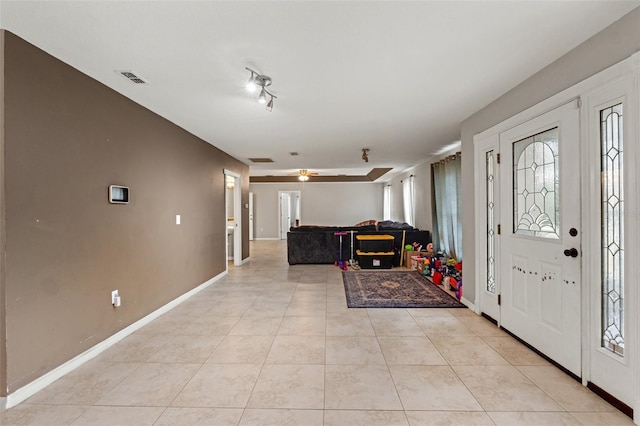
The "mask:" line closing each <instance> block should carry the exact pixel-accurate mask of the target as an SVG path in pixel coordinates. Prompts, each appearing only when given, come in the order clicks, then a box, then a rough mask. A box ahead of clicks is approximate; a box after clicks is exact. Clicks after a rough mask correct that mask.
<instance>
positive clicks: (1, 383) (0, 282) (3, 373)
mask: <svg viewBox="0 0 640 426" xmlns="http://www.w3.org/2000/svg"><path fill="white" fill-rule="evenodd" d="M3 52H4V31H0V398H3V397H5V396H7V328H6V324H7V323H6V303H5V285H4V276H5V262H4V258H5V257H4V253H5V238H4V235H5V232H4V210H5V209H4V205H5V200H4V54H3Z"/></svg>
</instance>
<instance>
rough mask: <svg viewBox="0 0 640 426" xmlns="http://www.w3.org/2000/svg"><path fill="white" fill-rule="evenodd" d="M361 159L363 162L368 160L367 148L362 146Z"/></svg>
mask: <svg viewBox="0 0 640 426" xmlns="http://www.w3.org/2000/svg"><path fill="white" fill-rule="evenodd" d="M362 160H364V162H365V163H368V162H369V148H362Z"/></svg>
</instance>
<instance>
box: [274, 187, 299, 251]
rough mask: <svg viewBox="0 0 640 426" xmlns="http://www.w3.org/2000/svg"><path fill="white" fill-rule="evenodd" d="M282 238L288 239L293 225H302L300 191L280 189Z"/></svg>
mask: <svg viewBox="0 0 640 426" xmlns="http://www.w3.org/2000/svg"><path fill="white" fill-rule="evenodd" d="M278 200H279V206H280V208H279V212H280V216H279V218H280V220H279V221H278V223H279V228H280V233H279V235H280V239H281V240H286V239H287V232H289V228H291V227H292V226H299V225H300V191H278Z"/></svg>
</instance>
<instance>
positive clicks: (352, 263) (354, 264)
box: [340, 230, 360, 269]
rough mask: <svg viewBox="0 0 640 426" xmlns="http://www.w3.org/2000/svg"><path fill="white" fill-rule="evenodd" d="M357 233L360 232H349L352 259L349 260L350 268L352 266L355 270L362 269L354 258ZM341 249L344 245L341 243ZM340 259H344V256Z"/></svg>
mask: <svg viewBox="0 0 640 426" xmlns="http://www.w3.org/2000/svg"><path fill="white" fill-rule="evenodd" d="M356 232H358V231H353V230H351V231H349V233H351V258H350V259H349V266H351V267H352V268H353V269H360V265H358V261H357V260H355V259H354V258H353V234H354V233H356ZM340 247H341V248H342V243H340ZM340 257H342V255H340ZM345 269H346V268H345Z"/></svg>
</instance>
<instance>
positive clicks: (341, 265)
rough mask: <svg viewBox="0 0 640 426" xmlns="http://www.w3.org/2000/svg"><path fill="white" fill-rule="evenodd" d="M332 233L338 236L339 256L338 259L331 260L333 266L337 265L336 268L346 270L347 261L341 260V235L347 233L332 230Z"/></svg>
mask: <svg viewBox="0 0 640 426" xmlns="http://www.w3.org/2000/svg"><path fill="white" fill-rule="evenodd" d="M333 235H337V236H339V237H340V243H339V244H340V257H339V258H338V260H336V261H335V262H333V264H334V265H335V266H337V267H338V268H340V269H342V270H343V271H346V270H347V262H346V261H344V260H342V237H343V236H345V235H347V233H346V232H344V231H341V232H334V233H333Z"/></svg>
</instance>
